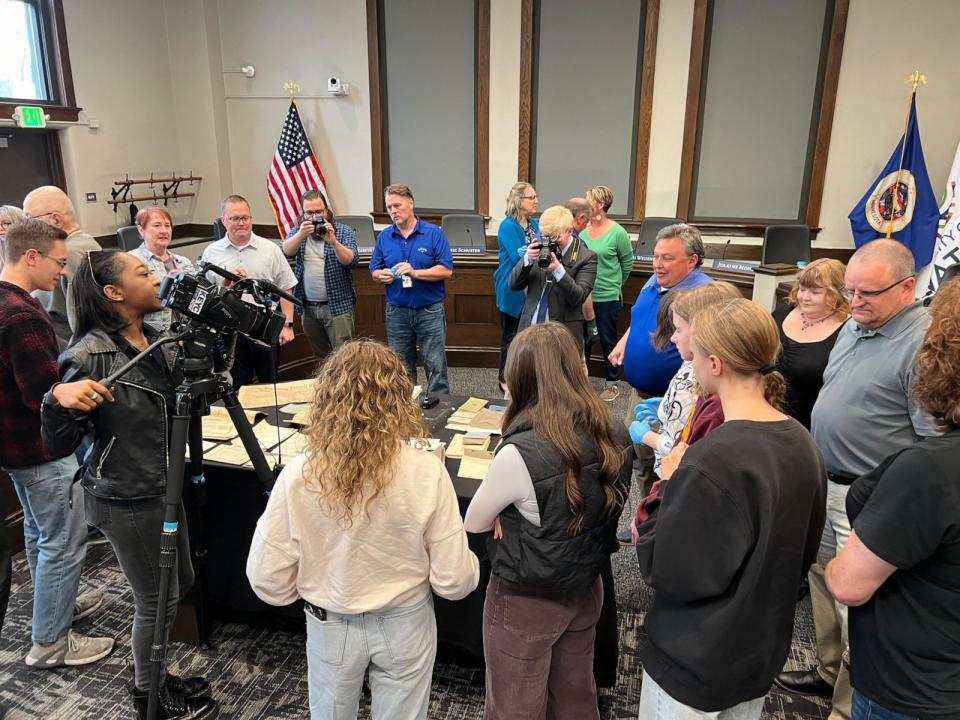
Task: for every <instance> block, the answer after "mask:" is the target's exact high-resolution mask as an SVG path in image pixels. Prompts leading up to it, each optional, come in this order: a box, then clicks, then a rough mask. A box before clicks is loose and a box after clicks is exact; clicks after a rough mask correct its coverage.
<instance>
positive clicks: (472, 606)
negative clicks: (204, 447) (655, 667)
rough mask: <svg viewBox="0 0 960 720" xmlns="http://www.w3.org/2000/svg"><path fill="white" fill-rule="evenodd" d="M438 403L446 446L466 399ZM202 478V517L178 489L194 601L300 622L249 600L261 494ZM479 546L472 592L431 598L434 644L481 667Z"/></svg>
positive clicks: (226, 470) (474, 543)
mask: <svg viewBox="0 0 960 720" xmlns="http://www.w3.org/2000/svg"><path fill="white" fill-rule="evenodd" d="M438 397H439V399H440V403H439V404H438V405H437V406H436V407H433V408H430V409H429V410H425V411H424V413H423V414H424V419H425V420H426V423H427V427H428V429H429V431H430V433H431V436H432V437H435V438H437V439H439V440H442V441H444V442H446V443H448V444H449V441H450V440H451V438H452V437H453V434H454V433H453V431H451V430H447V429H446V427H445V425H446V423H447V418H449V417H450V415H452V414H453V412H454V411H455V410H456V409H457V408H458V407H459V406H460V405H461V404H462V403H463V402H464V401H465V400H466V399H467V398H465V397H458V396H438ZM498 402H502V401H497V400H491V401H490V402H489V404H491V405H496V404H497V403H498ZM263 412H265V413H266V414H267V419H268V420H269V421H270V422H271V423H272V424H277V419H278V417H279V422H280V424H281V425H287V424H288V423H289V421H290V419H291V417H292V416H291V415H287V414H285V413H279V415H278V413H277V411H276V410H275V409H273V408H265V409H263ZM237 442H239V440H238V441H237ZM284 462H285V460H284ZM459 466H460V460H459V459H451V458H447V460H446V467H447V471H448V472H449V474H450V478H451V479H452V481H453V485H454V488H455V489H456V492H457V499H458V500H459V505H460V514H461V516H463V515H465V514H466V511H467V506H468V505H469V504H470V500H471V498H472V497H473V494H474V493H475V492H476V490H477V488H478V487H479V486H480V481H479V480H471V479H467V478H461V477H458V476H457V471H458V470H459ZM204 475H205V478H206V482H205V484H204V487H203V490H202V492H203V494H204V495H205V498H204V503H203V505H204V509H203V512H202V518H201V517H200V516H199V515H198V506H199V502H198V501H199V495H198V493H199V490H198V488H197V487H196V486H194V485H192V484H191V483H185V487H184V502H185V504H186V507H187V513H188V525H189V528H190V536H191V543H192V544H193V546H194V549H196V548H198V547H203V548H204V549H205V559H204V562H203V563H202V564H203V567H202V568H198V569H199V570H201V572H198V582H197V585H196V586H195V588H194V591H193V599H194V601H195V602H196V601H197V600H199V598H198V597H197V595H198V594H202V596H203V597H202V601H203V602H204V603H205V604H206V607H207V608H208V609H212V610H213V613H212V614H214V615H217V616H220V617H224V616H226V617H236V616H237V615H238V614H239V615H240V616H243V617H247V618H249V617H250V615H251V614H262V615H263V616H265V617H269V616H286V617H292V618H299V619H302V617H303V615H302V609H301V603H300V602H297V603H294V604H292V605H288V606H285V607H280V608H278V607H275V606H272V605H267V604H266V603H264V602H263V601H262V600H260V599H259V598H258V597H257V596H256V595H255V594H254V592H253V590H252V589H251V587H250V583H249V582H248V581H247V575H246V562H247V554H248V553H249V551H250V541H251V539H252V537H253V532H254V529H255V527H256V524H257V520H258V519H259V518H260V516H261V515H262V514H263V511H264V509H265V508H266V505H267V497H268V495H267V492H266V488H265V487H264V486H263V484H262V483H261V482H260V481H259V480H258V479H257V477H256V475H255V473H254V472H253V470H252V469H250V468H243V467H236V466H231V465H224V464H222V463H218V462H211V461H205V462H204ZM486 539H487V536H486V535H474V534H468V540H469V544H470V549H471V550H472V551H473V552H474V553H475V554H476V556H477V557H478V558H479V559H480V583H479V584H478V586H477V589H476V590H474V591H473V592H472V593H470V594H469V595H468V596H467V597H465V598H464V599H462V600H457V601H450V600H444V599H443V598H439V597H435V598H434V600H435V609H436V616H437V636H438V641H439V642H440V643H442V644H446V645H452V646H456V647H458V648H461V649H463V650H465V651H467V652H468V653H469V654H470V655H472V656H474V657H476V658H478V659H480V660H482V658H483V631H482V624H483V601H484V595H485V593H486V588H487V582H488V581H489V579H490V562H489V559H488V557H487V550H486ZM195 564H197V563H195ZM603 581H604V593H605V595H606V598H607V599H606V601H605V602H604V610H603V615H602V616H601V620H600V626H599V629H598V646H597V658H598V662H599V663H600V665H601V667H599V668H598V681H599V682H600V683H601V684H602V685H604V686H611V685H612V684H613V682H615V679H616V678H615V673H616V657H617V655H616V653H617V645H618V642H617V635H616V606H615V604H613V600H612V598H613V577H612V573H611V572H610V571H609V567H608V568H606V570H605V572H604V573H603ZM207 624H208V627H207V628H206V632H205V631H204V629H201V630H200V636H201V638H203V637H204V636H205V635H206V634H208V633H209V623H207ZM611 628H612V630H613V632H612V634H611V632H610V630H611ZM611 658H612V669H611V668H610V665H611ZM604 676H609V677H612V678H613V681H612V682H610V683H607V682H604Z"/></svg>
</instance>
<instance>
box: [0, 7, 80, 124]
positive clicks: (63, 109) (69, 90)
mask: <svg viewBox="0 0 960 720" xmlns="http://www.w3.org/2000/svg"><path fill="white" fill-rule="evenodd" d="M33 4H34V5H35V6H36V8H37V10H38V12H39V16H40V34H41V44H42V48H41V49H42V50H43V57H44V64H45V68H44V69H45V70H46V74H47V79H48V82H49V83H50V85H49V88H50V91H51V94H52V95H53V99H51V100H30V99H26V98H24V99H18V98H0V117H5V118H9V117H10V116H11V115H13V111H14V108H16V107H17V106H18V105H38V106H40V107H42V108H44V110H45V111H46V113H47V115H49V116H50V120H56V121H61V122H63V121H66V122H76V121H77V119H78V118H79V116H80V110H81V109H82V108H79V107H77V98H76V95H75V93H74V90H73V72H72V70H71V67H70V52H69V50H68V48H67V28H66V23H65V22H64V18H63V0H33Z"/></svg>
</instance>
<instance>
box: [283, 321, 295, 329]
mask: <svg viewBox="0 0 960 720" xmlns="http://www.w3.org/2000/svg"><path fill="white" fill-rule="evenodd" d="M283 326H284V327H288V328H292V327H293V320H287V321H286V322H285V323H284V324H283Z"/></svg>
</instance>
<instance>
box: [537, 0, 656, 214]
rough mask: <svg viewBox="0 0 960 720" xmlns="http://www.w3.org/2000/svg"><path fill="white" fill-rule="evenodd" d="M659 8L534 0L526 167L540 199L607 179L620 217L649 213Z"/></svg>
mask: <svg viewBox="0 0 960 720" xmlns="http://www.w3.org/2000/svg"><path fill="white" fill-rule="evenodd" d="M658 14H659V0H646V1H645V2H637V1H636V0H593V1H592V2H591V3H590V4H589V5H583V4H581V3H570V2H568V1H567V0H525V2H524V6H523V28H522V29H521V38H522V42H523V43H524V45H523V49H522V50H521V65H522V66H521V80H520V97H521V102H520V107H521V112H520V157H519V175H520V177H521V179H525V180H529V182H531V183H533V184H534V185H535V186H536V188H537V194H538V195H539V196H540V198H541V206H546V205H552V204H557V203H564V202H566V201H567V199H568V198H570V197H571V196H574V195H581V196H582V195H583V194H584V192H585V191H586V190H587V189H588V188H590V187H593V186H594V185H607V186H609V187H610V188H611V190H613V195H614V202H613V206H612V207H611V209H610V214H611V215H612V216H614V217H617V218H620V219H622V220H626V221H628V222H627V223H626V224H627V225H628V226H631V225H632V223H630V222H629V221H631V220H632V221H639V220H640V219H642V218H643V210H644V201H645V195H644V192H645V186H646V174H647V154H648V152H647V151H648V148H649V140H650V123H649V117H650V104H651V101H652V97H653V63H654V58H655V56H656V31H657V17H658ZM526 108H529V111H527V110H526ZM633 227H635V225H633Z"/></svg>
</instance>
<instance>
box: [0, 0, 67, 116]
mask: <svg viewBox="0 0 960 720" xmlns="http://www.w3.org/2000/svg"><path fill="white" fill-rule="evenodd" d="M61 3H62V0H3V1H2V2H0V115H2V116H4V117H9V116H10V115H11V114H13V108H14V107H15V106H17V105H41V106H43V107H45V108H47V113H48V114H49V115H50V119H52V120H76V119H77V114H78V112H79V108H77V107H76V99H75V98H74V93H73V78H72V76H71V74H70V59H69V56H68V52H67V40H66V32H65V30H64V23H63V7H62V4H61Z"/></svg>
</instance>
